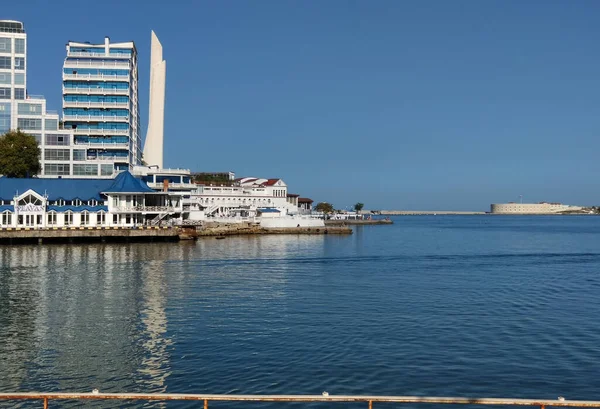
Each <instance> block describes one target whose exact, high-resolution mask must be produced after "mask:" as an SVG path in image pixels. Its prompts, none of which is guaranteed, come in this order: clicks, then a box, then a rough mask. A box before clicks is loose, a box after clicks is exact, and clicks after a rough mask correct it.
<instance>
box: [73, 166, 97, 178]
mask: <svg viewBox="0 0 600 409" xmlns="http://www.w3.org/2000/svg"><path fill="white" fill-rule="evenodd" d="M73 175H78V176H97V175H98V165H87V164H86V165H80V164H76V165H73Z"/></svg>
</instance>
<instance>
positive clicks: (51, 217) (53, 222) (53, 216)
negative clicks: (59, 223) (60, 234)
mask: <svg viewBox="0 0 600 409" xmlns="http://www.w3.org/2000/svg"><path fill="white" fill-rule="evenodd" d="M54 225H56V212H54V211H52V212H50V213H48V226H54Z"/></svg>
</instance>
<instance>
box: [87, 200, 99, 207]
mask: <svg viewBox="0 0 600 409" xmlns="http://www.w3.org/2000/svg"><path fill="white" fill-rule="evenodd" d="M87 203H88V206H98V201H97V200H95V199H92V200H88V202H87Z"/></svg>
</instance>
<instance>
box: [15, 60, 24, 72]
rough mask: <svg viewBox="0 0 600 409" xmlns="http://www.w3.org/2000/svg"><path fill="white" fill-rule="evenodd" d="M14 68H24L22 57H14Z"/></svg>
mask: <svg viewBox="0 0 600 409" xmlns="http://www.w3.org/2000/svg"><path fill="white" fill-rule="evenodd" d="M15 70H25V58H24V57H15Z"/></svg>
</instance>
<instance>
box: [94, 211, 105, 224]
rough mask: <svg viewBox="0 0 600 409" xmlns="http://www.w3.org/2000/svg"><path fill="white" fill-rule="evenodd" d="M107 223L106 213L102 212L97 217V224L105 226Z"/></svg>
mask: <svg viewBox="0 0 600 409" xmlns="http://www.w3.org/2000/svg"><path fill="white" fill-rule="evenodd" d="M105 223H106V213H104V211H100V212H99V213H98V215H97V216H96V224H105Z"/></svg>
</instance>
